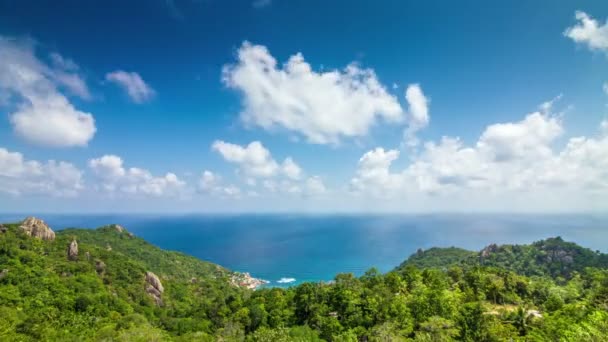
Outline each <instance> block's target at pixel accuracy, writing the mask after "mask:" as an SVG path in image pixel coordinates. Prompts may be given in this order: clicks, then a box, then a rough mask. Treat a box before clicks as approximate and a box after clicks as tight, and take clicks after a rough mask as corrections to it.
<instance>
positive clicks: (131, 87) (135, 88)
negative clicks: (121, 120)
mask: <svg viewBox="0 0 608 342" xmlns="http://www.w3.org/2000/svg"><path fill="white" fill-rule="evenodd" d="M106 80H108V81H110V82H113V83H115V84H117V85H118V86H120V87H121V88H122V89H123V90H124V91H126V92H127V94H128V95H129V97H130V98H131V100H132V101H133V102H135V103H144V102H146V101H149V100H150V99H152V98H153V97H154V95H155V94H156V92H155V91H154V89H152V87H150V86H149V85H148V84H146V82H144V80H143V79H142V78H141V76H140V75H139V74H138V73H136V72H127V71H122V70H116V71H113V72H110V73H108V74H106Z"/></svg>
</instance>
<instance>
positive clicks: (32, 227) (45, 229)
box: [19, 217, 55, 240]
mask: <svg viewBox="0 0 608 342" xmlns="http://www.w3.org/2000/svg"><path fill="white" fill-rule="evenodd" d="M19 228H20V229H21V230H22V231H23V232H24V233H25V234H26V235H27V236H31V237H34V238H37V239H42V240H55V232H54V231H53V230H52V229H51V228H50V227H49V226H48V225H47V224H46V223H44V221H42V220H41V219H38V218H35V217H28V218H26V219H25V220H23V222H21V226H19Z"/></svg>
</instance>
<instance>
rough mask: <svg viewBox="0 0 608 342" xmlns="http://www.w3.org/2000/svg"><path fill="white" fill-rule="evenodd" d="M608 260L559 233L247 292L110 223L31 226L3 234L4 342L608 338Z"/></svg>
mask: <svg viewBox="0 0 608 342" xmlns="http://www.w3.org/2000/svg"><path fill="white" fill-rule="evenodd" d="M605 262H606V258H605V255H603V254H601V253H596V252H593V251H590V250H588V249H585V248H582V247H580V246H577V245H575V244H572V243H567V242H564V241H562V240H561V239H558V238H556V239H548V240H544V241H539V242H536V243H534V244H532V245H525V246H511V245H506V246H495V245H491V246H489V247H487V248H486V249H484V250H483V251H481V252H479V253H477V252H470V251H466V250H463V249H458V248H432V249H429V250H427V251H419V252H418V253H416V254H415V255H413V256H412V257H410V258H409V259H408V260H407V261H406V262H404V263H403V264H402V265H401V266H399V267H398V268H397V269H396V270H395V271H393V272H389V273H387V274H381V273H379V272H378V271H377V270H375V269H370V270H369V271H367V272H366V273H365V274H364V275H363V276H361V277H355V276H353V275H352V274H338V275H336V277H335V280H334V281H333V282H331V283H305V284H301V285H298V286H294V287H291V288H288V289H281V288H262V289H259V290H256V291H251V290H250V289H248V287H251V286H253V285H256V283H255V279H252V278H250V277H248V276H247V275H243V274H237V273H234V272H232V271H230V270H227V269H225V268H223V267H221V266H218V265H215V264H212V263H209V262H205V261H201V260H198V259H196V258H193V257H190V256H187V255H184V254H182V253H177V252H169V251H163V250H161V249H159V248H157V247H155V246H153V245H151V244H149V243H147V242H146V241H144V240H142V239H140V238H138V237H136V236H133V234H131V233H129V232H128V231H127V230H125V229H124V228H122V227H120V226H117V225H110V226H105V227H101V228H98V229H66V230H63V231H59V232H57V233H55V232H53V231H52V230H50V229H49V228H48V227H46V225H45V224H44V223H43V222H42V221H40V220H36V219H28V220H26V221H24V222H23V223H18V224H6V225H0V341H233V342H266V341H273V342H274V341H278V342H284V341H296V342H305V341H349V342H359V341H369V342H373V341H453V340H458V341H606V340H608V270H607V269H606V267H605ZM527 275H530V276H527Z"/></svg>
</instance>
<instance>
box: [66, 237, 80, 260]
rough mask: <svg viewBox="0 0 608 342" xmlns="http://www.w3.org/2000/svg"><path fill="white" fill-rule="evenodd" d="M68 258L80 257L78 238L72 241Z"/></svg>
mask: <svg viewBox="0 0 608 342" xmlns="http://www.w3.org/2000/svg"><path fill="white" fill-rule="evenodd" d="M68 259H69V260H76V259H78V242H76V239H73V240H72V242H70V244H69V245H68Z"/></svg>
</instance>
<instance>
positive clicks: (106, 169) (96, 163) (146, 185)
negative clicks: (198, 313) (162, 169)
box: [89, 155, 186, 197]
mask: <svg viewBox="0 0 608 342" xmlns="http://www.w3.org/2000/svg"><path fill="white" fill-rule="evenodd" d="M89 168H90V169H91V170H92V171H93V173H94V174H95V175H96V176H97V177H98V178H99V180H100V181H101V187H100V190H103V191H106V192H109V193H125V194H132V195H149V196H156V197H159V196H165V195H168V196H175V195H179V194H181V192H182V190H183V188H184V186H185V184H186V183H185V182H184V181H182V180H181V179H179V178H178V177H177V175H175V174H174V173H170V172H169V173H167V174H165V175H164V176H161V177H155V176H153V175H152V174H151V173H150V171H148V170H145V169H140V168H136V167H131V168H128V169H126V168H124V166H123V160H122V158H120V157H118V156H115V155H105V156H102V157H100V158H96V159H91V160H89Z"/></svg>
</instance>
